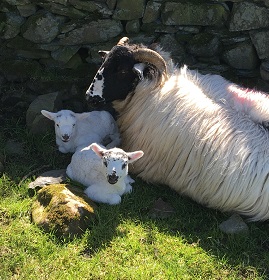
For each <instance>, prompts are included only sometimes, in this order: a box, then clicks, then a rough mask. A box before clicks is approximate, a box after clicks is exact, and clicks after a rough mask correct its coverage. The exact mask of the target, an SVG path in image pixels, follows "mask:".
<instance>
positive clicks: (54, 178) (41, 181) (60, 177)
mask: <svg viewBox="0 0 269 280" xmlns="http://www.w3.org/2000/svg"><path fill="white" fill-rule="evenodd" d="M65 171H66V170H65V169H60V170H50V171H47V172H44V173H42V174H40V175H39V176H38V177H37V178H36V179H35V181H34V182H31V183H30V184H29V185H28V188H29V189H30V190H36V191H37V190H39V189H41V188H43V187H44V186H47V185H53V184H60V183H63V182H64V181H66V179H67V175H66V172H65Z"/></svg>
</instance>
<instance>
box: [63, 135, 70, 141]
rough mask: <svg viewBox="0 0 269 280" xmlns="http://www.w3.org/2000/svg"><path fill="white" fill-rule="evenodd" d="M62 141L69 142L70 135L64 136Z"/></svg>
mask: <svg viewBox="0 0 269 280" xmlns="http://www.w3.org/2000/svg"><path fill="white" fill-rule="evenodd" d="M62 139H63V141H64V142H67V141H68V140H69V135H68V134H64V135H63V136H62Z"/></svg>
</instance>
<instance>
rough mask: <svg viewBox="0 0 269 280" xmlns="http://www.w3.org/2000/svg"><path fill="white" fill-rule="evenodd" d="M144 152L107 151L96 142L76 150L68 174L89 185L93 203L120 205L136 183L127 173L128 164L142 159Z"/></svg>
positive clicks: (87, 193)
mask: <svg viewBox="0 0 269 280" xmlns="http://www.w3.org/2000/svg"><path fill="white" fill-rule="evenodd" d="M143 154H144V153H143V152H142V151H136V152H131V153H126V152H124V151H123V150H122V149H119V148H112V149H109V150H107V149H105V148H104V147H101V146H100V145H98V144H96V143H93V144H91V145H90V146H88V147H85V148H83V149H81V150H77V151H76V152H75V153H74V154H73V156H72V160H71V163H70V164H69V165H68V166H67V169H66V174H67V175H68V176H69V177H70V178H71V179H72V180H75V181H78V182H79V183H81V184H83V185H84V186H87V189H86V190H85V193H86V195H87V196H88V197H89V198H91V199H92V200H93V201H96V202H102V203H108V204H119V203H120V202H121V196H122V195H123V194H125V193H130V192H131V191H132V186H131V185H130V184H131V183H133V182H134V180H132V179H131V178H130V177H129V176H128V175H127V174H128V164H129V163H132V162H134V161H136V160H138V159H139V158H140V157H142V156H143Z"/></svg>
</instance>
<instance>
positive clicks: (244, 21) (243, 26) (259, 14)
mask: <svg viewBox="0 0 269 280" xmlns="http://www.w3.org/2000/svg"><path fill="white" fill-rule="evenodd" d="M268 26H269V10H268V9H267V8H265V7H261V6H259V5H256V4H254V3H251V2H245V1H243V2H240V3H236V4H234V7H233V10H232V14H231V20H230V27H229V29H230V31H243V30H252V29H258V28H264V27H268Z"/></svg>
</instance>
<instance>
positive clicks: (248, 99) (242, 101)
mask: <svg viewBox="0 0 269 280" xmlns="http://www.w3.org/2000/svg"><path fill="white" fill-rule="evenodd" d="M227 90H228V92H230V93H231V99H232V100H233V101H234V104H235V105H243V106H247V107H250V106H255V103H256V102H257V100H258V96H260V94H259V92H256V91H254V90H251V89H249V88H239V87H236V86H234V85H230V86H228V87H227Z"/></svg>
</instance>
